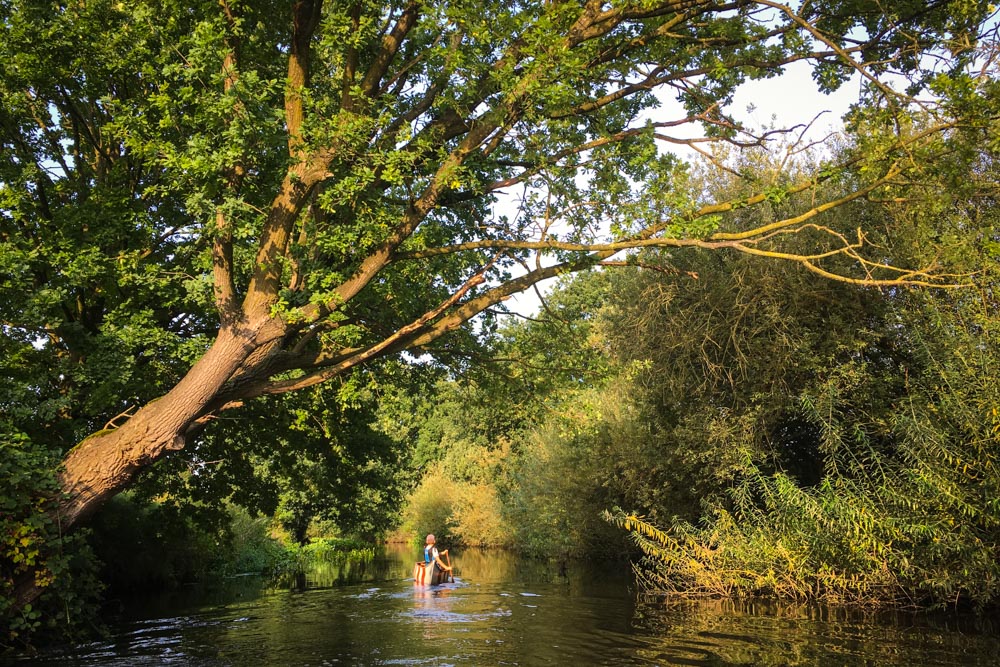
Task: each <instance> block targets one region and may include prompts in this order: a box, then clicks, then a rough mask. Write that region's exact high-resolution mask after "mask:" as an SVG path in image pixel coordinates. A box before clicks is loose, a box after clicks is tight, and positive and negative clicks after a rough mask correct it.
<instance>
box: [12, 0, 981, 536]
mask: <svg viewBox="0 0 1000 667" xmlns="http://www.w3.org/2000/svg"><path fill="white" fill-rule="evenodd" d="M990 11H991V10H990V8H989V7H988V3H986V2H985V1H979V0H931V1H929V2H928V1H926V0H898V1H896V2H891V3H875V2H871V1H870V0H806V1H805V2H802V3H793V4H790V5H786V4H782V3H780V2H776V1H773V0H764V1H756V2H752V1H749V0H731V1H719V0H634V1H633V0H612V1H610V2H608V1H603V0H602V1H595V0H571V1H569V2H566V1H564V0H545V1H535V0H525V1H522V0H516V1H509V0H502V1H496V0H476V1H475V2H466V1H465V0H458V1H454V2H420V1H416V0H413V1H410V0H398V1H396V0H393V1H390V2H374V1H372V0H361V1H354V0H337V1H334V0H326V1H325V2H324V1H323V0H297V1H294V2H290V3H287V2H274V1H272V0H195V1H194V2H175V1H174V0H138V1H136V2H120V1H119V0H72V1H70V2H53V1H52V0H47V1H42V0H0V98H2V107H0V132H2V134H0V290H2V298H0V326H2V329H0V332H2V345H3V350H4V354H5V355H7V356H8V358H15V357H16V358H18V359H22V358H23V359H31V360H32V361H31V364H33V365H30V366H29V367H30V368H33V369H34V371H32V372H26V375H27V376H30V377H23V378H20V379H19V382H20V385H19V386H20V387H21V391H19V392H14V391H12V390H11V388H10V387H9V386H8V387H5V388H4V389H3V392H4V393H2V394H0V396H3V397H4V398H2V399H0V400H2V405H0V407H2V409H3V410H4V411H5V412H6V413H8V415H20V421H19V422H18V424H17V427H18V429H19V431H20V432H22V433H27V434H28V435H30V437H31V438H34V439H36V440H39V439H40V440H43V441H46V442H47V444H49V445H50V446H52V447H55V448H58V449H60V450H61V451H62V452H65V455H64V457H63V459H62V462H61V466H60V472H59V479H60V483H61V486H62V490H63V492H64V495H63V496H62V500H61V501H60V503H59V510H58V518H59V521H60V523H61V525H62V526H63V527H64V528H66V527H72V526H73V525H75V524H78V523H79V522H80V521H81V520H82V519H84V518H85V517H86V516H87V515H89V514H90V513H92V512H93V511H94V510H95V509H96V508H97V507H99V506H100V505H101V503H102V502H103V501H104V500H106V499H107V498H109V497H110V496H112V495H113V494H115V493H116V492H118V491H120V490H122V489H123V488H125V487H127V486H128V485H129V483H130V481H131V480H133V478H134V477H135V476H136V475H137V473H139V472H140V471H142V470H143V469H145V468H146V467H148V466H150V465H152V464H153V463H154V462H156V461H157V460H159V459H161V457H164V456H165V455H167V454H169V453H170V452H174V451H178V450H181V449H183V448H185V446H186V445H188V444H189V443H192V442H194V439H196V438H197V437H198V436H199V434H200V433H203V432H204V431H205V429H206V428H211V427H212V423H213V421H214V420H216V419H219V418H220V415H223V414H224V413H226V412H227V411H231V410H233V409H234V408H237V407H239V406H241V405H243V404H245V403H246V402H247V401H250V400H252V399H255V398H259V397H262V396H265V395H276V394H282V393H285V392H292V391H295V390H299V389H303V388H306V387H310V386H312V385H315V384H317V383H321V382H324V381H327V380H330V379H332V378H337V377H339V376H343V375H344V374H346V373H349V372H351V371H352V370H353V369H357V368H358V367H361V366H363V365H365V364H367V363H370V362H372V361H373V360H375V359H378V358H384V357H386V356H388V355H398V354H400V353H402V352H406V351H410V352H412V353H414V354H417V355H419V354H424V353H427V352H432V353H433V351H434V349H435V346H437V345H440V344H442V342H443V341H444V340H446V338H443V337H445V336H446V334H449V333H450V332H453V331H455V330H456V329H459V328H461V327H462V326H463V324H464V323H466V322H468V321H469V320H470V318H473V317H474V316H476V315H477V314H480V313H483V312H484V311H487V310H489V309H491V308H494V307H496V306H498V304H502V302H503V301H504V300H505V299H507V298H508V297H509V296H511V295H512V294H515V293H517V292H520V291H523V290H525V289H527V288H529V287H530V286H532V285H534V284H535V283H537V282H538V281H540V280H543V279H546V278H549V277H552V276H555V275H557V274H560V273H563V272H566V271H573V270H578V269H582V268H585V267H591V266H594V265H595V264H600V263H606V264H616V263H622V262H627V261H629V259H628V257H627V256H623V255H622V254H621V253H622V251H624V250H627V249H635V248H648V247H660V248H683V247H689V246H697V247H702V248H717V249H723V248H725V249H730V250H731V251H742V252H748V253H755V254H764V255H770V256H771V257H773V258H776V259H777V260H787V261H793V262H798V263H800V264H802V265H803V266H804V267H805V268H806V269H809V270H813V271H817V272H821V273H824V274H827V275H830V276H831V277H834V278H840V279H845V280H851V281H857V282H861V283H867V284H871V285H900V284H907V283H924V284H935V283H937V282H941V281H943V282H956V281H955V280H952V279H950V278H948V277H947V276H941V275H936V274H935V273H934V272H933V271H932V270H928V269H929V267H912V268H905V267H904V268H899V269H896V268H893V266H892V264H891V262H889V261H887V260H888V258H886V257H883V256H881V255H880V254H879V252H878V249H875V250H874V252H872V253H871V254H867V253H868V251H869V249H868V248H866V247H865V244H864V235H863V232H859V233H858V235H857V237H851V238H847V237H844V236H842V235H839V234H834V233H832V232H831V231H830V230H828V229H826V228H824V227H823V225H822V220H823V217H822V216H823V213H824V211H826V210H828V209H830V208H833V207H836V206H838V205H840V204H843V203H846V202H849V201H854V200H857V199H859V198H863V197H869V196H872V195H877V194H878V193H879V192H880V191H881V190H880V189H881V188H886V187H890V186H891V187H893V188H896V190H894V191H898V188H899V187H901V186H902V185H903V184H906V183H915V182H917V181H918V180H919V177H920V173H921V171H920V170H921V169H924V168H926V167H927V165H928V163H929V162H931V161H932V155H931V153H932V152H933V150H936V148H935V147H936V146H940V147H942V150H945V149H947V146H946V143H947V138H948V136H949V132H955V131H958V130H957V129H956V128H957V127H958V125H957V121H956V119H955V116H954V114H952V115H951V116H949V117H947V118H946V117H945V116H941V115H938V114H937V113H936V110H937V109H938V108H939V106H940V105H941V103H943V102H944V101H946V100H947V99H949V98H950V97H953V96H955V95H958V96H959V97H962V95H964V97H962V99H965V100H966V105H965V106H974V105H972V102H970V101H969V100H970V99H971V96H973V95H974V92H975V90H976V88H977V86H978V85H979V83H978V82H977V80H976V78H975V77H974V76H972V75H970V74H969V72H970V71H971V72H975V68H976V67H980V68H982V66H981V65H980V64H977V63H979V62H981V61H977V58H979V57H980V55H981V54H982V52H983V49H982V45H983V41H982V40H981V37H982V31H983V26H985V25H987V23H986V21H987V19H988V13H989V12H990ZM797 61H807V62H809V63H811V65H812V67H813V76H814V79H815V81H816V83H817V85H818V86H819V87H820V88H821V89H823V90H833V89H835V88H837V87H838V86H839V85H840V84H842V83H843V82H845V81H847V80H848V79H850V78H852V77H854V81H858V82H860V84H857V85H860V87H861V89H862V90H863V91H864V99H863V105H861V107H859V113H860V112H861V111H864V112H865V113H867V114H869V115H870V116H871V118H872V119H871V120H869V121H866V122H869V123H870V126H869V129H868V130H866V131H867V132H870V133H875V132H881V130H880V129H878V128H879V127H881V126H880V125H878V123H877V122H876V121H878V120H879V119H883V120H885V121H886V123H885V127H887V128H889V129H890V130H893V132H890V133H889V134H887V135H886V136H885V138H884V139H883V140H881V141H878V142H876V141H874V140H871V137H870V136H869V139H870V140H869V142H868V144H867V146H868V150H866V154H865V155H862V156H852V155H851V154H850V152H846V153H841V154H842V155H844V156H845V157H844V159H843V163H839V164H838V163H835V162H831V163H830V164H829V165H828V166H827V167H826V168H825V169H823V170H822V172H820V173H818V174H816V175H815V176H814V177H810V178H808V179H805V180H803V181H801V182H798V183H790V184H788V185H787V186H783V188H781V189H776V188H774V187H768V188H767V189H766V190H762V191H760V192H759V193H758V194H756V195H754V196H752V197H748V198H746V199H742V200H740V201H730V202H724V201H710V200H708V199H706V198H705V196H704V194H703V193H699V192H696V191H693V190H692V188H691V187H690V186H689V184H688V181H687V178H686V171H685V168H684V165H683V163H682V162H681V161H680V160H678V159H677V158H675V157H673V156H672V155H671V154H670V153H669V152H668V151H665V150H663V149H662V148H663V147H664V146H666V147H669V146H671V145H685V146H687V147H688V148H691V149H693V150H696V151H700V152H703V153H706V154H708V153H710V152H711V146H712V142H729V143H730V144H748V143H749V144H760V143H761V142H766V141H767V140H768V134H766V133H765V134H754V133H753V132H752V131H750V130H749V129H747V128H743V127H742V126H741V125H740V123H739V122H738V120H737V119H735V118H734V117H733V116H732V115H731V114H730V113H729V111H728V105H729V103H730V102H731V99H732V95H733V93H734V90H735V89H736V88H737V87H738V86H739V85H741V84H743V83H745V82H747V81H751V80H754V79H760V78H766V77H771V76H775V75H778V74H780V73H781V72H782V71H783V70H784V68H785V67H786V66H788V65H790V64H793V63H796V62H797ZM984 71H985V70H984ZM955 91H958V92H957V93H956V92H955ZM962 91H965V92H964V93H963V92H962ZM970 91H971V92H970ZM789 95H794V92H793V91H790V92H789ZM921 96H923V98H924V99H923V101H921V100H920V99H918V98H920V97H921ZM914 104H916V107H914ZM907 106H908V107H909V109H910V110H911V111H912V110H913V109H914V108H916V109H917V111H918V112H919V114H920V115H919V116H918V117H917V120H916V121H909V120H907V118H913V117H914V116H913V115H912V114H910V115H907V111H906V107H907ZM804 120H808V119H804ZM782 130H785V131H798V130H796V129H795V128H773V129H771V130H769V131H768V132H776V133H780V132H781V131H782ZM862 161H867V162H866V163H865V164H864V165H863V168H860V169H859V168H858V167H859V165H860V164H861V162H862ZM848 170H851V171H852V173H854V174H858V173H861V174H863V175H864V177H863V178H858V177H857V176H854V177H852V178H854V179H855V180H854V182H855V184H856V186H855V187H854V189H853V190H851V191H850V194H848V195H846V196H843V197H840V198H838V199H836V200H835V201H815V202H814V203H813V205H812V206H811V207H809V208H808V209H806V210H802V211H800V212H798V213H797V214H796V215H795V216H794V217H790V218H784V219H774V220H769V221H768V222H766V223H765V224H761V225H760V226H759V227H756V228H747V229H742V230H739V231H736V232H732V231H730V232H726V233H722V232H720V231H718V229H717V225H718V222H719V219H720V217H719V216H720V215H722V214H724V213H725V212H727V211H731V210H732V209H734V208H737V207H746V206H757V205H766V204H767V203H768V202H769V201H773V200H774V199H775V198H781V197H783V196H785V195H787V194H788V193H789V192H802V191H808V190H810V189H812V188H815V187H816V185H817V183H819V182H821V181H822V180H824V179H830V178H838V177H839V176H840V175H841V174H844V173H847V171H848ZM806 233H809V234H813V235H814V236H815V250H814V251H813V252H811V253H809V254H806V255H803V254H801V253H791V252H784V251H782V246H781V243H782V240H783V239H785V238H787V237H788V235H789V234H806ZM845 258H846V259H847V260H849V261H845ZM33 402H37V404H35V403H33Z"/></svg>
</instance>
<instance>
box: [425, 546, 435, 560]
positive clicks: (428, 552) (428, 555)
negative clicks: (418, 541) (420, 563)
mask: <svg viewBox="0 0 1000 667" xmlns="http://www.w3.org/2000/svg"><path fill="white" fill-rule="evenodd" d="M433 548H434V546H433V545H430V544H428V545H427V546H426V547H424V562H425V563H427V564H430V563H433V562H434V556H432V555H431V549H433Z"/></svg>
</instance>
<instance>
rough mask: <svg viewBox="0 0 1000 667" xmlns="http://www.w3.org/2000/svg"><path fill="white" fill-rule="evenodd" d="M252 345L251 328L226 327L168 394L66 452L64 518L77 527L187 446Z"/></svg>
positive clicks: (62, 476) (61, 511)
mask: <svg viewBox="0 0 1000 667" xmlns="http://www.w3.org/2000/svg"><path fill="white" fill-rule="evenodd" d="M252 349H253V336H252V335H251V334H250V332H249V331H247V330H246V329H242V330H236V331H226V330H224V331H222V332H220V333H219V336H218V338H216V340H215V343H213V345H212V347H211V348H209V350H208V351H207V352H206V353H205V355H204V356H203V357H202V358H201V359H199V360H198V362H197V363H195V365H194V366H193V367H192V368H191V370H190V371H188V373H187V375H185V376H184V378H183V379H181V381H180V382H179V383H177V385H175V386H174V388H173V389H171V390H170V391H169V392H168V393H167V394H165V395H164V396H162V397H161V398H159V399H157V400H154V401H152V402H150V403H147V404H146V405H145V406H143V407H142V408H141V409H140V410H139V411H138V412H137V413H136V414H135V415H134V416H132V418H131V419H129V420H128V421H127V422H126V423H125V424H124V425H123V426H122V427H121V428H117V429H114V430H106V431H101V432H99V433H95V434H94V435H92V436H90V437H88V438H86V439H84V440H83V442H81V443H80V444H79V445H77V446H76V447H74V448H73V449H72V450H70V451H69V453H68V454H66V457H65V458H64V459H63V471H62V473H61V474H60V477H59V480H60V483H61V486H62V490H63V493H64V497H63V500H62V502H61V504H60V507H59V522H60V524H61V525H62V527H63V528H64V529H66V528H72V527H73V526H75V525H76V524H77V523H79V522H80V520H81V519H84V518H86V517H87V516H89V515H90V514H92V513H93V512H94V511H95V510H96V509H97V508H98V507H100V506H101V504H102V503H104V502H105V501H106V500H107V499H108V498H110V497H112V496H113V495H115V494H116V493H118V492H119V491H121V490H122V489H123V488H125V487H126V486H127V485H128V484H129V483H130V482H131V481H132V478H133V477H135V475H136V473H137V472H138V471H139V470H141V469H142V468H143V467H145V466H148V465H150V464H152V463H153V462H155V461H156V460H158V459H159V458H161V457H162V456H163V455H165V454H167V453H168V452H171V451H177V450H180V449H183V448H184V446H185V444H186V435H185V434H186V432H187V429H188V427H189V426H190V425H191V424H192V422H193V421H194V420H195V419H197V418H198V417H199V416H201V414H202V413H203V410H204V408H205V406H206V405H208V403H209V402H210V401H211V400H212V398H214V397H215V396H216V394H218V392H219V390H220V389H221V388H222V387H223V385H225V383H226V381H227V380H228V379H229V378H230V377H231V376H232V374H233V372H234V371H235V370H236V369H238V368H239V367H240V365H241V363H242V362H243V361H244V359H246V357H247V356H248V354H249V353H250V352H251V350H252Z"/></svg>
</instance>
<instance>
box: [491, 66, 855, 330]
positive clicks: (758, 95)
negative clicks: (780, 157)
mask: <svg viewBox="0 0 1000 667" xmlns="http://www.w3.org/2000/svg"><path fill="white" fill-rule="evenodd" d="M860 86H861V84H860V78H859V77H857V76H855V77H853V78H852V79H850V80H849V81H847V82H846V83H844V85H842V86H841V87H840V88H839V89H837V90H836V91H834V92H833V93H830V94H824V93H822V92H820V91H819V89H818V88H817V86H816V82H815V81H813V78H812V64H811V63H808V62H796V63H792V64H790V65H788V66H787V67H786V68H785V71H784V73H783V74H781V75H780V76H777V77H773V78H770V79H761V80H757V81H748V82H747V83H745V84H743V85H742V86H740V87H739V88H738V89H737V91H736V94H735V95H734V96H733V103H732V104H731V105H730V106H729V107H728V108H727V109H726V110H727V111H728V112H729V113H730V114H731V115H732V116H734V117H735V118H736V119H737V120H738V121H741V122H743V123H744V124H745V125H746V126H747V128H748V129H750V130H760V129H762V128H767V127H774V128H788V127H792V126H795V125H800V124H801V125H803V126H805V125H808V124H809V123H812V125H811V126H810V127H809V129H808V131H807V132H806V133H805V135H804V136H803V141H804V142H805V143H809V142H812V141H821V140H823V139H824V138H826V137H827V136H829V135H830V134H831V133H836V132H839V131H840V130H841V129H842V128H843V122H842V119H843V117H844V115H845V114H846V113H847V111H848V110H849V109H850V106H851V104H853V103H854V102H856V101H857V100H858V96H859V94H860ZM683 113H684V112H683V109H682V107H681V105H680V104H679V103H678V102H676V101H674V100H665V101H664V104H663V105H662V106H661V107H660V108H659V109H656V110H654V111H653V113H651V114H650V118H652V119H653V120H654V121H656V120H670V119H674V118H678V117H681V116H683ZM677 129H680V128H677ZM684 129H685V130H688V132H689V134H685V135H684V136H685V137H687V136H691V137H693V136H695V134H698V129H699V126H698V125H697V124H692V125H691V126H690V128H684ZM793 136H798V132H796V133H795V134H794V135H793ZM664 150H667V151H670V152H673V153H675V154H677V155H678V156H680V157H682V158H684V159H686V160H689V161H692V162H693V161H695V160H698V159H702V158H701V156H699V155H698V154H697V153H696V152H695V151H693V150H691V149H689V148H687V147H685V146H683V145H675V144H667V145H666V146H665V147H664ZM554 283H555V279H551V280H546V281H543V282H542V283H539V284H538V285H537V288H538V291H540V292H542V294H545V293H546V292H547V291H548V290H549V289H551V287H552V285H553V284H554ZM506 305H507V307H508V308H510V309H511V310H512V311H513V312H515V313H518V314H521V315H525V316H532V315H535V314H537V313H538V311H539V309H540V306H541V304H540V301H539V299H538V294H537V292H536V290H534V289H528V290H527V291H525V292H521V293H520V294H516V295H514V296H512V297H511V298H510V299H508V300H507V301H506Z"/></svg>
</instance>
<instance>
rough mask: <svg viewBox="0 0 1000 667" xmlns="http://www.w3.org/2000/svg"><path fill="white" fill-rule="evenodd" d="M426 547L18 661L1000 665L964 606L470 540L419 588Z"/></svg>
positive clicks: (985, 623) (245, 581)
mask: <svg viewBox="0 0 1000 667" xmlns="http://www.w3.org/2000/svg"><path fill="white" fill-rule="evenodd" d="M418 555H419V551H418V550H416V549H412V548H408V547H395V548H392V547H391V548H390V549H388V550H387V552H386V553H385V554H384V556H380V557H379V558H377V559H376V560H375V561H374V562H370V563H353V564H347V565H343V566H333V565H331V566H329V567H326V568H322V569H319V570H317V571H315V572H312V573H310V574H309V576H308V577H306V580H305V581H304V582H303V581H299V582H298V584H299V585H300V586H301V584H303V583H304V584H305V586H304V588H296V587H287V586H285V587H279V588H275V587H273V586H271V585H267V584H265V582H263V581H262V580H260V579H258V578H256V577H240V578H235V579H231V580H227V581H225V582H220V583H219V585H216V586H213V587H212V588H210V589H195V588H186V589H182V590H180V591H177V592H175V593H173V594H171V595H165V596H158V597H155V598H148V599H144V600H141V601H122V602H121V603H120V604H121V608H122V614H121V616H120V617H119V619H118V620H117V621H115V622H114V623H113V625H112V626H111V635H110V636H109V637H108V638H107V639H106V640H102V641H98V642H94V643H89V644H84V645H80V646H76V647H74V648H72V649H66V648H53V649H49V650H45V651H43V652H42V654H41V655H39V656H36V657H34V658H31V659H27V658H24V659H21V660H19V661H16V662H15V663H14V664H17V665H32V666H40V665H53V666H55V665H59V666H68V665H101V666H104V665H108V666H126V665H128V666H130V667H131V666H133V665H193V666H203V667H221V666H233V667H269V666H271V665H289V666H291V665H301V666H314V665H315V666H327V665H330V666H333V665H336V666H340V665H442V666H443V665H529V666H530V665H570V666H573V667H577V666H582V665H712V666H722V665H757V666H768V665H775V666H777V665H833V666H840V665H844V666H851V665H858V666H861V665H865V666H871V665H906V666H907V667H920V666H924V665H927V666H933V665H1000V636H998V631H1000V623H998V622H997V621H996V620H994V619H991V618H984V617H972V616H970V617H962V616H958V615H955V614H941V615H926V614H923V615H910V614H902V613H896V614H891V615H879V616H875V615H861V614H856V613H846V612H843V611H834V610H823V609H817V608H808V607H782V606H773V605H738V604H734V603H731V602H722V601H708V602H700V603H691V604H664V601H662V600H650V601H642V600H637V599H636V595H635V592H634V590H633V587H632V584H631V578H630V576H629V573H628V572H627V571H625V569H624V568H621V567H604V568H601V567H593V566H584V565H569V566H567V567H560V566H558V565H555V564H548V563H538V562H534V561H524V560H521V559H518V558H516V557H513V556H511V555H509V554H505V553H498V552H477V551H471V550H470V551H458V552H456V553H455V554H454V555H453V563H454V565H455V571H456V574H457V576H456V580H455V582H454V583H449V584H445V585H442V586H437V587H431V588H417V587H414V585H413V581H412V579H411V578H410V577H411V575H412V572H411V569H412V566H413V565H412V564H413V560H414V558H416V557H417V556H418Z"/></svg>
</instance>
